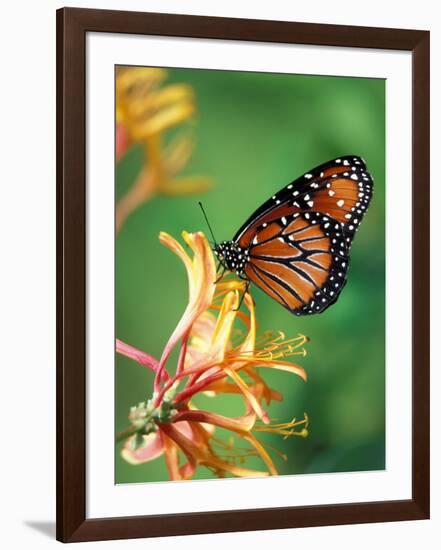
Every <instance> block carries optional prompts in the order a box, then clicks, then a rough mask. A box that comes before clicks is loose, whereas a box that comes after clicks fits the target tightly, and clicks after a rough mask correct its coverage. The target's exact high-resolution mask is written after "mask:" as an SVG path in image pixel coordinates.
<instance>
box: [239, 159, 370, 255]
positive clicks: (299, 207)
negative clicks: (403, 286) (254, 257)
mask: <svg viewBox="0 0 441 550" xmlns="http://www.w3.org/2000/svg"><path fill="white" fill-rule="evenodd" d="M372 188H373V180H372V177H371V176H370V174H369V173H368V171H367V168H366V164H365V162H364V161H363V159H362V158H361V157H356V156H346V157H341V158H338V159H335V160H332V161H330V162H327V163H325V164H322V165H321V166H318V167H317V168H315V169H314V170H312V171H311V172H308V173H307V174H304V175H303V176H301V177H300V178H298V179H297V180H295V181H294V182H292V183H290V184H289V185H288V186H286V187H284V188H283V189H282V190H281V191H279V192H278V193H276V194H275V195H273V196H272V197H271V199H269V200H268V201H266V202H265V203H264V204H263V205H262V206H261V207H260V208H259V209H258V210H256V212H254V214H253V215H252V216H250V218H249V219H248V220H247V221H246V222H245V224H244V225H243V226H242V227H241V228H240V229H239V231H238V232H237V234H236V236H235V237H234V239H233V240H234V241H235V242H237V243H238V244H239V246H241V247H242V248H245V249H246V248H248V247H249V245H250V243H251V242H252V241H253V239H254V237H255V235H256V233H257V231H261V230H263V229H266V228H267V227H268V226H269V225H270V224H272V223H273V222H275V221H281V222H282V223H283V224H284V223H285V222H289V221H290V220H291V219H292V216H293V215H294V214H296V213H301V212H311V215H312V214H313V213H317V212H318V213H321V214H323V215H326V216H329V217H332V218H334V219H335V220H336V221H337V222H339V223H340V224H341V225H342V231H343V232H344V234H345V239H346V244H347V246H350V244H351V242H352V239H353V236H354V233H355V231H356V230H357V228H358V226H359V224H360V222H361V220H362V218H363V216H364V214H365V213H366V210H367V208H368V206H369V203H370V200H371V198H372Z"/></svg>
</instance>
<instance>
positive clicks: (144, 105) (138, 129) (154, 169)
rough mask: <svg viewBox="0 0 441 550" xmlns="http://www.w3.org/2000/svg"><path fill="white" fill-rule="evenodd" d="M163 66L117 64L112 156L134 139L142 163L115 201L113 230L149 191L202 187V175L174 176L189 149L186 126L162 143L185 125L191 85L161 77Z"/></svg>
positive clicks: (204, 180)
mask: <svg viewBox="0 0 441 550" xmlns="http://www.w3.org/2000/svg"><path fill="white" fill-rule="evenodd" d="M166 77H167V71H165V70H164V69H159V68H148V67H121V68H118V70H117V77H116V159H117V160H120V159H121V158H123V157H124V155H125V153H126V152H127V151H128V149H129V148H130V147H131V146H132V145H133V144H135V143H138V144H141V145H142V147H143V153H144V165H143V168H142V170H141V172H140V174H139V175H138V177H137V179H136V181H135V183H134V184H133V185H132V186H131V187H130V189H129V190H128V191H127V193H126V194H125V195H123V197H122V198H121V199H120V200H119V201H118V204H117V208H116V228H117V231H118V230H119V229H120V228H121V226H122V224H123V223H124V221H125V220H126V218H127V216H129V215H130V214H131V213H132V212H133V211H134V210H135V209H136V208H137V207H138V206H140V205H141V204H142V203H143V202H145V201H147V200H148V199H150V198H151V197H153V196H154V195H155V194H163V195H182V194H188V193H198V192H202V191H205V190H207V189H208V188H209V187H210V182H209V180H208V179H207V178H205V177H199V176H189V177H182V176H181V177H177V174H178V173H179V172H180V171H181V170H182V169H183V168H184V167H185V166H186V164H187V163H188V161H189V159H190V157H191V155H192V153H193V149H194V143H193V140H192V138H191V135H190V131H189V128H187V131H185V132H184V133H183V132H181V133H180V134H177V135H176V136H175V137H174V138H173V139H172V140H171V141H170V143H169V144H168V145H167V146H164V143H163V135H164V133H165V132H166V131H167V130H169V129H171V128H177V127H182V126H183V125H184V124H186V125H187V126H188V123H189V122H191V120H192V117H193V115H194V113H195V110H196V107H195V99H194V93H193V89H192V88H191V87H190V86H188V85H185V84H169V85H168V86H163V85H162V83H163V81H164V80H165V78H166Z"/></svg>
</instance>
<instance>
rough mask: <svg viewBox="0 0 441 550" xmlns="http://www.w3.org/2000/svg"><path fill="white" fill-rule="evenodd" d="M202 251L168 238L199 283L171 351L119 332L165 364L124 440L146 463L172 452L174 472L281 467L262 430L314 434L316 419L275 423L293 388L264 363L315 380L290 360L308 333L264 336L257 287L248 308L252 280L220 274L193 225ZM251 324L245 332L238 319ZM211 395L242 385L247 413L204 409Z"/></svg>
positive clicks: (191, 241) (143, 360) (123, 349)
mask: <svg viewBox="0 0 441 550" xmlns="http://www.w3.org/2000/svg"><path fill="white" fill-rule="evenodd" d="M183 237H184V240H185V242H186V243H187V245H188V246H189V247H190V249H191V250H192V252H193V256H192V257H190V255H189V254H188V253H187V252H186V251H185V250H184V248H183V247H182V246H181V245H180V244H179V243H178V242H177V241H176V240H175V239H173V238H172V237H171V236H170V235H167V234H166V233H161V235H160V241H161V242H162V243H163V244H164V245H165V246H167V247H168V248H169V249H170V250H172V251H173V252H174V253H175V254H176V255H177V256H178V257H179V258H180V259H181V261H182V262H183V263H184V265H185V268H186V271H187V276H188V285H189V300H188V304H187V307H186V309H185V311H184V313H183V315H182V317H181V319H180V321H179V322H178V324H177V326H176V328H175V330H174V331H173V333H172V334H171V336H170V338H169V340H168V342H167V344H166V346H165V348H164V351H163V353H162V357H161V358H160V359H159V360H157V359H155V358H153V357H152V356H150V355H148V354H146V353H144V352H142V351H140V350H138V349H136V348H134V347H133V346H130V345H128V344H126V343H123V342H121V341H120V340H117V343H116V351H117V352H118V353H120V354H122V355H125V356H127V357H130V358H131V359H133V360H135V361H137V362H138V363H140V364H141V365H144V366H145V367H148V368H150V369H152V370H153V371H154V373H155V380H154V387H153V393H152V395H151V397H150V399H148V400H146V401H145V402H142V403H139V404H138V405H136V406H134V407H132V409H131V411H130V414H129V420H130V426H129V427H128V428H127V429H126V430H124V432H122V433H121V434H119V436H118V439H119V440H123V441H124V445H123V449H122V456H123V458H124V459H125V460H127V461H128V462H130V463H131V464H141V463H144V462H148V461H150V460H153V459H155V458H158V457H160V456H164V457H165V460H166V464H167V467H168V471H169V475H170V478H171V479H188V478H190V477H191V476H192V475H193V474H194V473H195V471H196V469H197V467H198V466H205V467H207V468H209V469H210V470H211V471H212V472H213V473H214V474H215V475H217V476H219V477H224V476H225V475H228V474H230V475H234V476H240V477H248V476H253V477H256V476H267V475H274V474H277V469H276V466H275V464H274V462H273V459H272V458H271V456H270V453H269V450H268V449H267V448H266V447H265V445H264V444H263V443H262V442H261V441H260V440H259V438H258V434H259V433H260V432H269V433H275V434H279V435H281V436H283V437H289V436H301V437H305V436H306V435H307V433H308V432H307V426H308V418H307V416H306V415H304V417H303V418H302V419H300V420H296V419H293V420H290V421H287V422H282V423H280V422H277V423H275V422H273V421H272V420H271V417H270V415H269V412H268V410H267V406H268V405H270V403H271V402H272V401H273V400H276V401H280V400H281V399H282V398H283V396H282V394H281V393H279V392H278V391H276V390H274V389H272V388H270V387H269V386H268V384H267V383H266V382H265V380H264V379H263V377H262V376H261V374H260V372H259V371H260V370H261V369H264V368H266V369H273V370H281V371H285V372H287V373H290V374H295V375H296V376H299V377H300V378H302V379H303V380H306V374H305V371H304V369H303V368H302V367H300V366H299V365H296V364H294V363H292V362H291V361H288V360H286V358H287V357H290V356H302V357H303V356H304V355H305V353H306V352H305V349H304V345H305V343H306V342H307V338H306V337H305V336H303V335H299V336H297V337H295V338H292V339H286V338H285V336H284V334H283V333H278V334H277V335H273V334H266V335H264V337H263V338H262V339H261V340H260V341H258V340H257V338H256V315H255V309H254V302H253V300H252V298H251V295H250V294H249V293H248V292H247V293H246V294H245V296H244V300H243V302H244V305H245V307H244V309H245V311H241V310H239V306H240V292H241V291H243V288H244V282H243V281H242V280H240V279H237V278H234V277H229V278H224V279H222V280H220V281H218V282H217V283H216V284H213V282H214V281H215V279H216V267H215V260H214V258H213V254H212V251H211V249H210V246H209V244H208V242H207V240H206V238H205V236H204V235H203V234H202V233H193V234H191V233H183ZM239 323H240V324H241V325H242V326H244V327H245V330H244V331H242V332H241V333H239V334H237V327H236V325H238V324H239ZM177 346H178V347H179V355H178V359H177V364H176V366H175V368H173V369H170V367H169V366H168V363H169V359H170V354H171V352H172V350H173V349H174V348H175V347H177ZM200 394H205V395H208V396H211V397H212V403H213V405H215V404H216V399H217V398H218V397H219V396H221V395H225V394H236V395H237V396H239V397H240V399H241V401H242V403H243V414H242V415H241V416H236V417H229V416H226V415H224V414H219V413H218V412H214V411H211V410H210V411H209V410H202V409H199V408H197V405H196V403H195V399H196V398H197V396H198V395H200ZM217 428H223V429H224V430H227V431H229V432H230V433H231V435H235V436H236V439H241V440H243V441H244V442H245V445H246V446H245V447H238V446H237V445H235V444H234V438H229V439H228V441H225V439H222V438H221V437H217V435H216V429H217ZM250 456H257V457H259V458H260V459H261V460H262V462H263V465H264V468H263V469H260V470H256V469H250V468H246V467H245V466H244V465H243V463H244V461H245V459H246V458H247V457H250Z"/></svg>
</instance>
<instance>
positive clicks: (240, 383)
mask: <svg viewBox="0 0 441 550" xmlns="http://www.w3.org/2000/svg"><path fill="white" fill-rule="evenodd" d="M225 372H226V373H227V374H228V376H230V377H231V378H232V379H233V380H234V382H236V384H237V385H238V387H239V389H240V390H241V391H242V393H243V395H244V396H245V398H246V400H247V401H248V403H249V405H250V406H251V408H252V409H253V410H254V411H255V412H256V414H257V415H258V416H259V418H260V419H261V420H262V421H263V422H265V424H269V422H270V419H269V417H268V414H267V413H266V411H265V410H264V409H263V407H262V406H261V405H260V403H259V401H258V400H257V399H256V397H255V396H254V395H253V394H252V393H251V391H250V389H249V387H248V386H247V384H246V383H245V382H244V381H243V380H242V378H241V377H240V376H239V375H238V374H237V372H235V371H234V370H232V369H229V368H226V369H225Z"/></svg>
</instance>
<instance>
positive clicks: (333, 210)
mask: <svg viewBox="0 0 441 550" xmlns="http://www.w3.org/2000/svg"><path fill="white" fill-rule="evenodd" d="M372 187H373V180H372V177H371V176H370V174H369V173H368V172H367V168H366V164H365V162H364V161H363V159H362V158H361V157H357V156H345V157H340V158H338V159H335V160H332V161H329V162H327V163H325V164H322V165H320V166H318V167H317V168H315V169H314V170H312V171H310V172H307V173H306V174H304V175H303V176H301V177H300V178H298V179H297V180H295V181H293V182H292V183H290V184H289V185H287V186H286V187H284V188H283V189H281V190H280V191H279V192H278V193H276V194H275V195H273V196H272V197H271V198H270V199H269V200H268V201H266V202H265V203H264V204H263V205H262V206H261V207H260V208H258V209H257V210H256V211H255V212H254V213H253V214H252V216H251V217H250V218H249V219H248V220H247V221H246V222H245V223H244V224H243V225H242V227H241V228H240V229H239V231H238V232H237V233H236V235H235V237H234V238H233V239H232V240H231V241H222V242H221V243H219V244H217V245H216V247H215V254H216V255H217V257H218V259H219V261H220V263H221V265H222V266H223V267H224V268H225V269H227V270H229V271H233V272H235V273H236V274H237V275H239V276H240V277H242V278H245V279H247V280H249V281H251V282H253V283H255V284H256V285H257V286H259V287H260V288H261V289H262V290H263V291H264V292H266V293H267V294H268V295H269V296H271V297H272V298H274V299H275V300H276V301H278V302H279V303H280V304H282V305H283V306H284V307H285V308H287V309H288V310H289V311H291V312H292V313H294V314H296V315H305V314H313V313H321V312H322V311H324V310H325V309H326V308H327V307H329V306H330V305H331V304H333V303H334V302H335V301H336V300H337V298H338V296H339V294H340V292H341V290H342V288H343V287H344V285H345V283H346V278H347V271H348V265H349V249H350V246H351V244H352V240H353V238H354V235H355V232H356V231H357V229H358V226H359V224H360V222H361V220H362V218H363V216H364V214H365V212H366V210H367V208H368V206H369V203H370V200H371V197H372Z"/></svg>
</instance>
